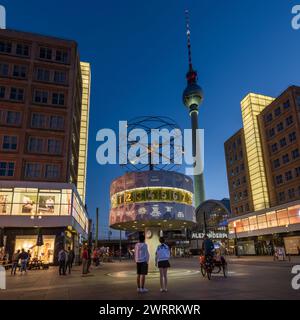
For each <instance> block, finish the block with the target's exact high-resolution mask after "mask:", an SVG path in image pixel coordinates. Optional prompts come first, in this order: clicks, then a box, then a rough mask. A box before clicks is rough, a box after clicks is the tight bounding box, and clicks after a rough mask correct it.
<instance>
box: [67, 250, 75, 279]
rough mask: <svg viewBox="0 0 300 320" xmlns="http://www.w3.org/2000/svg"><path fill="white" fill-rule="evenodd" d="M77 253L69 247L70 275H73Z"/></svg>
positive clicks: (68, 268) (68, 263) (68, 265)
mask: <svg viewBox="0 0 300 320" xmlns="http://www.w3.org/2000/svg"><path fill="white" fill-rule="evenodd" d="M74 258H75V253H74V250H73V249H71V247H68V261H67V271H68V272H69V274H70V273H71V270H72V268H73V263H74Z"/></svg>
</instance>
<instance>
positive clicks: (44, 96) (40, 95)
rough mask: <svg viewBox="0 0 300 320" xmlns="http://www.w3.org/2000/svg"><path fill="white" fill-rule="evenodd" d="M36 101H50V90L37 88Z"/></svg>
mask: <svg viewBox="0 0 300 320" xmlns="http://www.w3.org/2000/svg"><path fill="white" fill-rule="evenodd" d="M34 102H36V103H48V92H47V91H39V90H36V91H35V93H34Z"/></svg>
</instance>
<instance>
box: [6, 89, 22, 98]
mask: <svg viewBox="0 0 300 320" xmlns="http://www.w3.org/2000/svg"><path fill="white" fill-rule="evenodd" d="M9 98H10V99H11V100H16V101H23V99H24V89H20V88H11V89H10V96H9Z"/></svg>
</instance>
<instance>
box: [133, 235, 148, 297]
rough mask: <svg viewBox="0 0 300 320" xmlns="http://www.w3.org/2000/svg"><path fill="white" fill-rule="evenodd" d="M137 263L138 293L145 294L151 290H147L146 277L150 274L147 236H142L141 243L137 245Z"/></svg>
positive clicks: (140, 237) (135, 250)
mask: <svg viewBox="0 0 300 320" xmlns="http://www.w3.org/2000/svg"><path fill="white" fill-rule="evenodd" d="M134 252H135V262H136V269H137V292H140V293H145V292H148V291H149V290H148V289H146V288H145V280H146V275H147V274H148V263H149V257H150V256H149V251H148V246H147V244H146V243H145V236H144V235H143V234H140V236H139V242H138V243H137V244H136V245H135V249H134Z"/></svg>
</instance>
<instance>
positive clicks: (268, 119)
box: [265, 113, 273, 122]
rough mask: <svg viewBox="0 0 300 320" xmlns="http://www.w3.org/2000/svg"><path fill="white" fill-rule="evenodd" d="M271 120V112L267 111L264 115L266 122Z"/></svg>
mask: <svg viewBox="0 0 300 320" xmlns="http://www.w3.org/2000/svg"><path fill="white" fill-rule="evenodd" d="M272 120H273V115H272V113H268V114H267V115H266V117H265V121H266V122H271V121H272Z"/></svg>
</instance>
